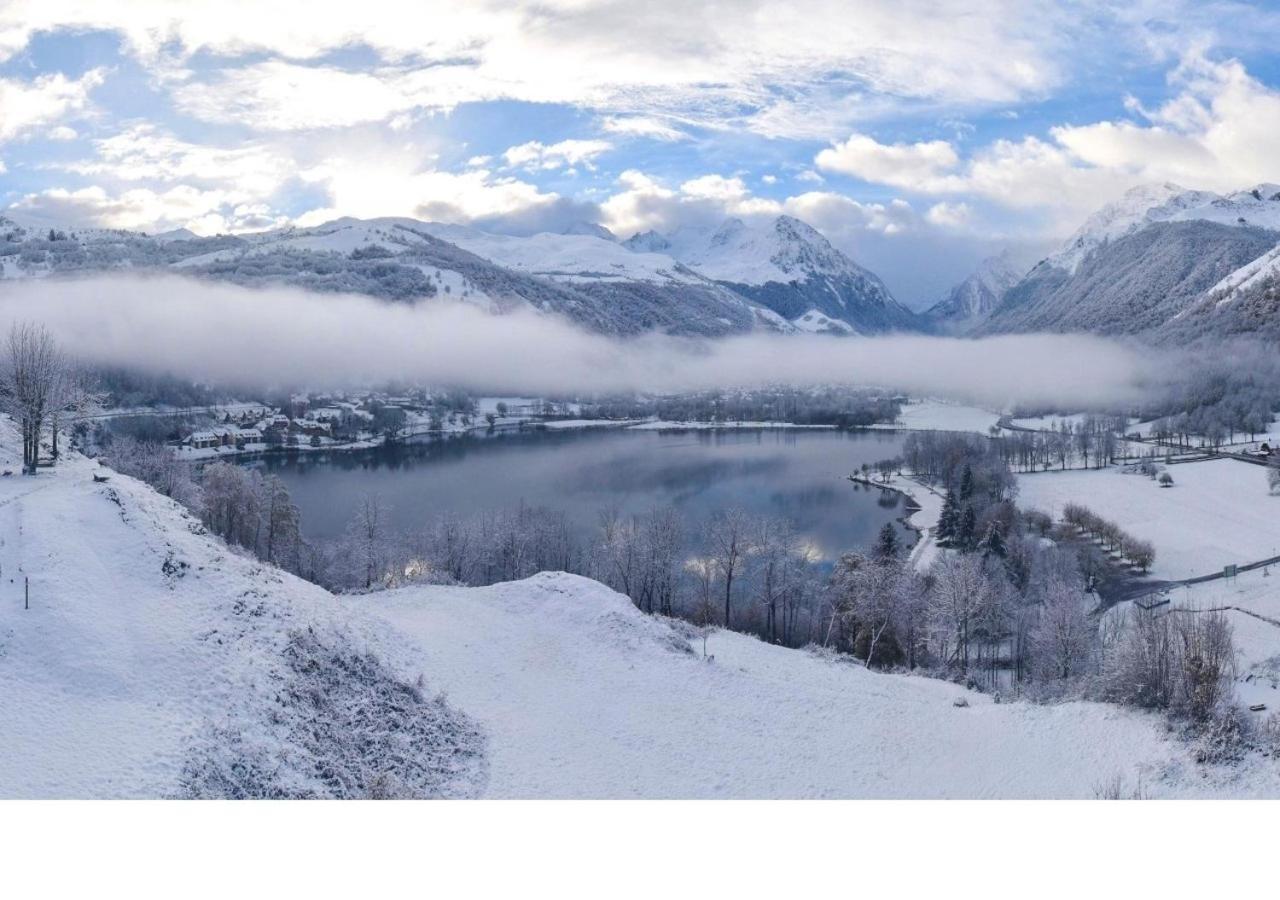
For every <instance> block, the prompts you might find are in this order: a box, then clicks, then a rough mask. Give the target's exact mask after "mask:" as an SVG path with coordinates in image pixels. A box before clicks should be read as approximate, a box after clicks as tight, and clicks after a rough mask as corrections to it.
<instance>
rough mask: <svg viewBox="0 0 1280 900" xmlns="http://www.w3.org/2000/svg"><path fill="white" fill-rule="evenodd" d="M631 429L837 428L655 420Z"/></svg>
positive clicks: (792, 424)
mask: <svg viewBox="0 0 1280 900" xmlns="http://www.w3.org/2000/svg"><path fill="white" fill-rule="evenodd" d="M631 428H632V429H633V430H635V431H666V430H680V431H719V430H724V429H728V428H808V429H815V428H816V429H826V430H830V429H832V428H835V426H834V425H797V424H796V423H795V422H754V421H752V422H671V421H667V420H664V419H654V420H652V421H649V422H641V423H640V424H638V425H632V426H631Z"/></svg>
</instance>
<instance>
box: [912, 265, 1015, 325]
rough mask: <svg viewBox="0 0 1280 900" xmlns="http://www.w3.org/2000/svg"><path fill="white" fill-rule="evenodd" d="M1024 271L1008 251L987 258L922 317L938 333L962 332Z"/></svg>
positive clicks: (983, 315) (997, 300)
mask: <svg viewBox="0 0 1280 900" xmlns="http://www.w3.org/2000/svg"><path fill="white" fill-rule="evenodd" d="M1025 271H1026V269H1025V267H1023V266H1020V265H1018V263H1017V262H1015V261H1014V259H1013V257H1012V254H1011V253H1010V252H1009V251H1008V250H1005V251H1004V252H1002V253H1000V254H999V255H997V256H989V257H987V258H986V259H984V260H983V261H982V262H981V263H979V264H978V268H977V269H975V270H974V272H973V274H972V275H970V276H969V277H968V278H966V279H965V280H964V281H962V282H960V283H959V284H957V285H956V286H955V287H953V288H951V290H950V291H948V292H947V295H946V296H945V297H943V298H942V299H941V300H939V301H938V302H937V303H935V304H934V305H933V306H931V307H930V308H929V309H928V310H927V311H926V312H925V316H926V317H927V318H928V319H930V320H931V321H932V322H933V323H934V324H935V325H936V326H937V327H938V328H939V329H940V330H942V331H954V332H963V331H965V330H966V329H967V328H969V327H972V326H973V325H974V324H975V323H977V322H980V321H982V320H983V319H984V318H986V316H987V315H988V314H989V313H990V312H991V311H992V310H993V309H995V308H996V306H998V305H999V303H1000V300H1001V298H1002V297H1004V292H1005V291H1007V290H1009V288H1011V287H1013V286H1014V285H1015V284H1017V283H1018V281H1019V280H1020V279H1021V278H1022V276H1023V274H1024V273H1025Z"/></svg>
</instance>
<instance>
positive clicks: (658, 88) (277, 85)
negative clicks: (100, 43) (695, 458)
mask: <svg viewBox="0 0 1280 900" xmlns="http://www.w3.org/2000/svg"><path fill="white" fill-rule="evenodd" d="M238 12H242V14H237V13H238ZM246 21H249V22H251V24H250V25H248V26H247V27H246ZM908 22H909V23H910V26H909V27H904V23H908ZM1084 27H1085V25H1084V23H1083V21H1078V20H1077V19H1076V18H1073V17H1072V16H1071V15H1069V14H1068V13H1066V12H1063V11H1059V10H1057V9H1056V7H1055V5H1054V4H1052V3H1050V2H1048V0H1032V2H1027V0H987V2H986V3H984V4H983V8H982V9H981V11H975V10H970V9H966V8H963V7H960V6H957V5H956V4H954V3H947V2H943V0H865V2H863V3H860V4H859V5H858V7H857V8H856V10H852V11H851V10H850V9H849V8H848V6H847V4H846V3H844V2H841V0H792V2H787V3H783V2H760V0H728V2H726V3H722V4H717V5H715V6H714V7H700V6H698V5H696V4H694V5H690V4H688V3H686V2H680V0H654V2H651V3H645V4H640V5H636V4H621V3H617V2H610V0H551V2H545V0H540V2H532V0H530V2H523V3H498V2H483V0H477V2H474V3H467V4H461V5H460V4H457V3H450V2H445V0H439V2H430V0H427V2H423V3H420V4H415V5H414V6H413V7H411V8H410V7H406V5H405V4H404V3H402V2H399V0H365V2H362V3H358V4H350V3H348V4H336V3H326V4H312V5H311V6H309V7H308V8H307V10H306V13H305V14H302V15H300V14H298V13H297V10H296V8H295V7H293V6H291V5H288V4H284V5H272V4H265V5H264V4H252V5H248V4H245V5H243V6H239V5H233V6H231V7H230V8H229V7H228V3H226V2H223V0H187V2H184V3H182V4H174V3H169V2H164V0H129V2H126V0H41V2H38V3H37V2H22V0H18V2H11V3H9V4H7V5H6V6H5V7H3V8H0V57H2V56H3V55H4V54H5V52H6V51H8V52H13V51H14V50H16V49H18V48H20V47H22V46H24V45H25V44H26V42H27V41H28V40H29V39H30V37H31V36H32V35H33V34H34V33H36V32H39V31H47V30H53V29H57V28H69V29H86V28H97V29H109V30H113V31H117V32H119V33H121V34H123V35H124V37H125V41H126V44H127V46H128V47H130V48H131V49H132V51H133V52H134V53H135V54H136V55H137V56H138V57H139V58H140V59H142V60H143V61H144V62H146V63H148V64H150V65H153V66H155V67H157V68H160V67H166V68H168V69H170V70H172V69H173V68H175V67H176V66H178V65H181V64H182V63H184V62H185V61H186V60H187V59H188V58H189V57H190V56H191V55H192V54H194V53H196V52H199V51H204V52H205V53H207V54H212V55H213V56H214V57H222V58H224V59H228V60H232V59H237V58H243V57H245V56H247V55H250V54H267V55H274V56H276V57H278V58H276V59H269V60H267V61H265V62H258V63H254V64H251V65H249V66H246V67H234V66H228V67H227V68H225V69H223V70H222V71H221V73H220V74H218V75H217V76H215V77H214V78H212V79H208V80H206V78H207V76H205V75H204V74H199V75H190V76H189V78H188V79H187V81H186V83H184V84H181V85H179V86H178V87H177V88H176V98H177V100H178V102H179V105H180V106H182V107H183V108H184V109H186V110H188V111H190V112H192V113H193V114H196V115H200V116H201V117H204V118H208V119H210V120H212V121H238V122H243V123H246V124H249V125H252V126H253V127H257V128H262V129H278V130H279V129H291V128H312V127H329V126H333V125H338V124H349V123H352V122H371V121H383V120H387V119H390V118H392V117H394V116H396V115H398V114H400V113H404V112H407V111H409V110H412V109H451V108H453V107H455V106H457V105H458V104H459V103H464V102H468V101H474V100H484V99H515V100H523V101H529V102H558V103H570V104H575V105H581V106H588V107H592V108H595V109H598V110H600V111H602V112H604V113H607V114H609V115H611V116H616V117H618V118H617V121H618V122H619V123H622V122H624V121H625V120H626V119H628V118H630V119H634V120H635V121H634V122H633V123H632V124H631V125H622V126H621V127H624V128H627V127H631V128H641V127H644V126H641V125H639V124H638V122H639V121H640V120H649V121H650V124H651V123H652V122H653V121H654V120H665V119H667V118H669V117H675V118H677V119H678V120H681V121H686V122H690V123H704V124H706V123H713V124H731V123H736V124H738V125H745V126H746V127H750V128H753V129H755V130H757V131H760V132H762V133H767V134H781V133H784V132H785V131H786V130H787V129H789V128H796V127H803V128H804V129H806V130H807V131H812V130H814V129H815V128H817V129H821V130H822V131H823V132H824V134H827V135H830V134H831V133H832V128H833V126H834V124H835V123H837V122H849V121H852V118H851V117H853V116H857V115H859V114H861V113H864V112H865V111H866V106H865V105H864V104H863V102H862V101H863V99H865V98H866V97H867V96H871V95H876V96H880V97H892V98H897V99H898V100H902V101H906V102H911V101H928V102H940V103H948V104H959V105H966V104H992V103H1008V102H1015V101H1019V100H1023V99H1026V98H1028V97H1034V96H1039V95H1042V94H1044V93H1045V92H1046V91H1048V90H1049V89H1050V88H1052V87H1053V86H1054V85H1056V84H1059V83H1061V81H1062V80H1063V78H1064V63H1065V61H1067V60H1069V59H1070V56H1069V53H1068V51H1069V49H1070V48H1071V44H1072V40H1073V36H1074V34H1075V33H1076V32H1078V31H1080V30H1082V29H1083V28H1084ZM353 45H359V46H364V47H368V48H371V49H372V50H373V51H374V52H375V53H376V54H377V55H378V57H379V58H380V62H379V64H378V65H377V66H376V67H375V69H374V70H373V71H362V72H355V71H340V70H338V69H336V68H334V67H332V66H327V65H320V64H317V63H316V60H318V59H319V58H321V57H322V56H323V55H324V54H325V53H327V52H329V51H332V50H335V49H339V48H345V47H350V46H353ZM833 99H835V100H838V101H839V102H834V103H833V102H832V100H833ZM771 110H778V111H779V112H778V114H777V115H773V116H770V115H769V113H770V111H771ZM789 123H790V124H789ZM824 123H825V124H824ZM648 130H649V136H659V133H658V132H657V131H656V130H654V129H653V128H652V127H649V129H648ZM631 133H638V132H636V131H632V132H631ZM665 136H667V137H672V136H674V135H671V134H670V133H666V134H665Z"/></svg>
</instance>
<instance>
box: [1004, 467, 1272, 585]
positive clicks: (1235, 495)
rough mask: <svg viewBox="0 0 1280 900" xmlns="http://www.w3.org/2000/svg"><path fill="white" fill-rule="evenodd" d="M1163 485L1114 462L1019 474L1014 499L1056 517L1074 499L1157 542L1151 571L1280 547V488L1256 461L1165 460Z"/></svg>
mask: <svg viewBox="0 0 1280 900" xmlns="http://www.w3.org/2000/svg"><path fill="white" fill-rule="evenodd" d="M1168 471H1169V473H1170V474H1171V475H1172V476H1173V478H1174V486H1173V487H1171V488H1161V487H1160V486H1159V485H1158V484H1156V482H1154V481H1153V480H1151V479H1150V478H1147V477H1145V476H1142V475H1134V474H1128V473H1125V472H1122V471H1121V470H1119V469H1115V468H1110V469H1091V470H1088V471H1084V470H1075V471H1070V470H1069V471H1066V472H1038V473H1036V474H1034V475H1019V476H1018V505H1019V506H1021V507H1023V508H1037V509H1041V510H1043V511H1045V512H1047V513H1049V514H1050V515H1052V516H1054V517H1055V518H1058V517H1059V516H1060V514H1061V512H1062V507H1063V505H1064V504H1066V503H1080V504H1083V505H1085V506H1087V507H1089V508H1090V509H1092V510H1093V511H1094V512H1096V513H1098V514H1099V515H1101V516H1102V517H1104V518H1106V519H1110V520H1112V521H1114V522H1116V523H1117V524H1118V525H1119V526H1120V527H1121V528H1123V529H1124V530H1126V531H1128V532H1130V533H1131V534H1133V535H1134V536H1135V537H1139V538H1143V539H1145V540H1149V541H1151V542H1153V543H1154V544H1155V547H1156V563H1155V566H1154V567H1153V569H1152V574H1153V575H1154V576H1156V577H1158V578H1167V579H1182V578H1190V577H1193V576H1196V575H1207V574H1209V573H1211V572H1215V571H1220V570H1221V569H1222V567H1223V566H1225V565H1227V564H1229V563H1236V564H1241V563H1247V562H1252V561H1254V560H1258V559H1265V558H1267V557H1271V556H1275V555H1277V554H1280V496H1271V495H1270V494H1269V493H1268V490H1267V473H1266V470H1265V469H1263V468H1262V467H1261V466H1254V465H1250V464H1249V463H1245V462H1240V461H1238V460H1231V459H1217V460H1210V461H1206V462H1194V463H1186V464H1182V465H1174V466H1169V467H1168Z"/></svg>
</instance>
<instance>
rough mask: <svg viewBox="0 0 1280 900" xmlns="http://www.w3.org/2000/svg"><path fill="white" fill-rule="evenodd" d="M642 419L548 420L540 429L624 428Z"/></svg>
mask: <svg viewBox="0 0 1280 900" xmlns="http://www.w3.org/2000/svg"><path fill="white" fill-rule="evenodd" d="M642 421H643V420H642V419H548V420H547V421H545V422H543V423H542V427H543V428H545V429H547V430H548V431H576V430H578V429H580V428H626V427H628V426H631V425H638V424H640V423H641V422H642Z"/></svg>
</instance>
